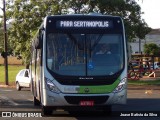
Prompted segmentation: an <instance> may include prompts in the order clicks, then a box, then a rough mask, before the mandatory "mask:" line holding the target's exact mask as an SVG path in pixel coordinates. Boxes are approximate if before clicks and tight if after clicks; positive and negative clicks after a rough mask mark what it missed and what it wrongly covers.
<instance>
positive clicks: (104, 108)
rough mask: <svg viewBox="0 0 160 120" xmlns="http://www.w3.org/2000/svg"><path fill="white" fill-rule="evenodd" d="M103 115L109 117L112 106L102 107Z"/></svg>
mask: <svg viewBox="0 0 160 120" xmlns="http://www.w3.org/2000/svg"><path fill="white" fill-rule="evenodd" d="M103 114H104V115H106V116H111V115H112V106H111V105H107V106H104V107H103Z"/></svg>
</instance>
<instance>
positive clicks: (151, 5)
mask: <svg viewBox="0 0 160 120" xmlns="http://www.w3.org/2000/svg"><path fill="white" fill-rule="evenodd" d="M135 1H136V2H137V3H138V4H139V5H140V6H141V11H142V12H144V14H143V15H142V18H143V19H144V20H145V22H146V23H147V24H148V26H149V27H151V28H153V29H156V28H160V0H135ZM0 7H1V8H2V0H0ZM0 14H2V10H1V9H0Z"/></svg>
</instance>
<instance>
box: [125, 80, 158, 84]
mask: <svg viewBox="0 0 160 120" xmlns="http://www.w3.org/2000/svg"><path fill="white" fill-rule="evenodd" d="M128 84H129V85H160V80H147V81H140V80H129V81H128Z"/></svg>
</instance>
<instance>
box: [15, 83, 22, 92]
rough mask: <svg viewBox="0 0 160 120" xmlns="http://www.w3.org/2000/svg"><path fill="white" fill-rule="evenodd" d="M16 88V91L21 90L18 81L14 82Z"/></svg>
mask: <svg viewBox="0 0 160 120" xmlns="http://www.w3.org/2000/svg"><path fill="white" fill-rule="evenodd" d="M16 89H17V90H18V91H20V90H21V87H20V85H19V83H18V82H16Z"/></svg>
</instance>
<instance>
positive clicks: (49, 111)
mask: <svg viewBox="0 0 160 120" xmlns="http://www.w3.org/2000/svg"><path fill="white" fill-rule="evenodd" d="M42 113H43V115H51V114H52V113H53V109H51V108H49V107H46V106H42Z"/></svg>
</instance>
